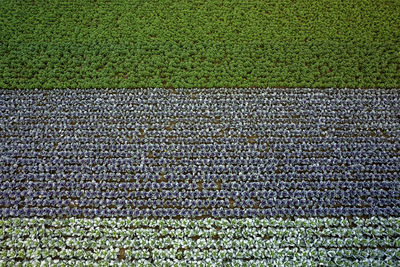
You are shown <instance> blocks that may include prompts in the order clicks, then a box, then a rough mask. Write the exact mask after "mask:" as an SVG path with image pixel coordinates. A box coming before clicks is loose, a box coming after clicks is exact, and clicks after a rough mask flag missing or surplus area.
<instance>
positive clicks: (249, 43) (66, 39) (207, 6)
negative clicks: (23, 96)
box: [0, 0, 400, 88]
mask: <svg viewBox="0 0 400 267" xmlns="http://www.w3.org/2000/svg"><path fill="white" fill-rule="evenodd" d="M49 3H50V2H49V1H43V0H41V1H33V2H32V3H31V2H29V1H9V2H6V3H3V4H2V5H1V7H0V24H1V25H2V27H0V88H93V87H95V88H99V87H102V88H103V87H109V88H110V87H124V88H132V87H134V88H138V87H168V88H171V87H172V88H182V87H186V88H194V87H206V88H209V87H343V88H345V87H351V88H354V87H356V88H359V87H361V88H364V87H389V88H396V87H399V86H400V76H399V73H400V72H399V65H400V45H399V43H400V42H399V39H400V31H399V26H400V19H399V17H398V16H397V14H398V13H400V4H398V3H396V2H395V1H360V0H358V1H351V2H348V1H340V0H334V1H311V0H301V1H290V0H284V1H261V0H256V1H252V2H251V3H249V2H248V1H237V0H229V1H223V0H217V1H208V2H204V1H200V0H196V1H189V2H188V1H166V0H163V1H128V0H119V1H72V2H65V1H52V2H51V5H50V4H49Z"/></svg>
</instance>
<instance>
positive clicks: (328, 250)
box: [0, 217, 400, 266]
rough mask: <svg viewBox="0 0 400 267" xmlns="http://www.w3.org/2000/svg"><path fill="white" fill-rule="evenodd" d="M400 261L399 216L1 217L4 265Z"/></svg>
mask: <svg viewBox="0 0 400 267" xmlns="http://www.w3.org/2000/svg"><path fill="white" fill-rule="evenodd" d="M399 260H400V221H399V218H376V217H372V218H369V219H360V218H357V219H348V218H323V219H322V218H311V219H301V218H298V219H295V220H284V219H274V218H271V219H231V220H227V219H222V220H215V219H210V218H208V219H201V220H189V219H180V220H174V219H168V220H163V219H159V220H153V219H130V218H125V219H100V218H95V219H76V218H70V219H55V220H50V219H42V218H34V219H18V218H13V219H7V220H1V221H0V263H1V264H0V265H1V266H7V265H10V264H11V265H12V266H42V265H41V264H43V263H45V264H46V263H48V264H50V265H54V264H57V265H59V266H67V265H78V266H130V265H132V266H133V265H134V266H139V265H142V266H147V265H151V264H156V265H157V266H158V265H162V266H182V265H184V266H215V265H212V264H214V263H217V264H218V266H227V265H228V266H286V265H288V266H293V264H294V265H304V266H320V265H324V266H326V265H329V266H334V265H340V266H350V265H352V266H365V265H368V266H369V265H372V266H374V265H376V266H382V265H385V264H386V265H389V266H390V265H393V264H394V263H395V262H398V261H399Z"/></svg>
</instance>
